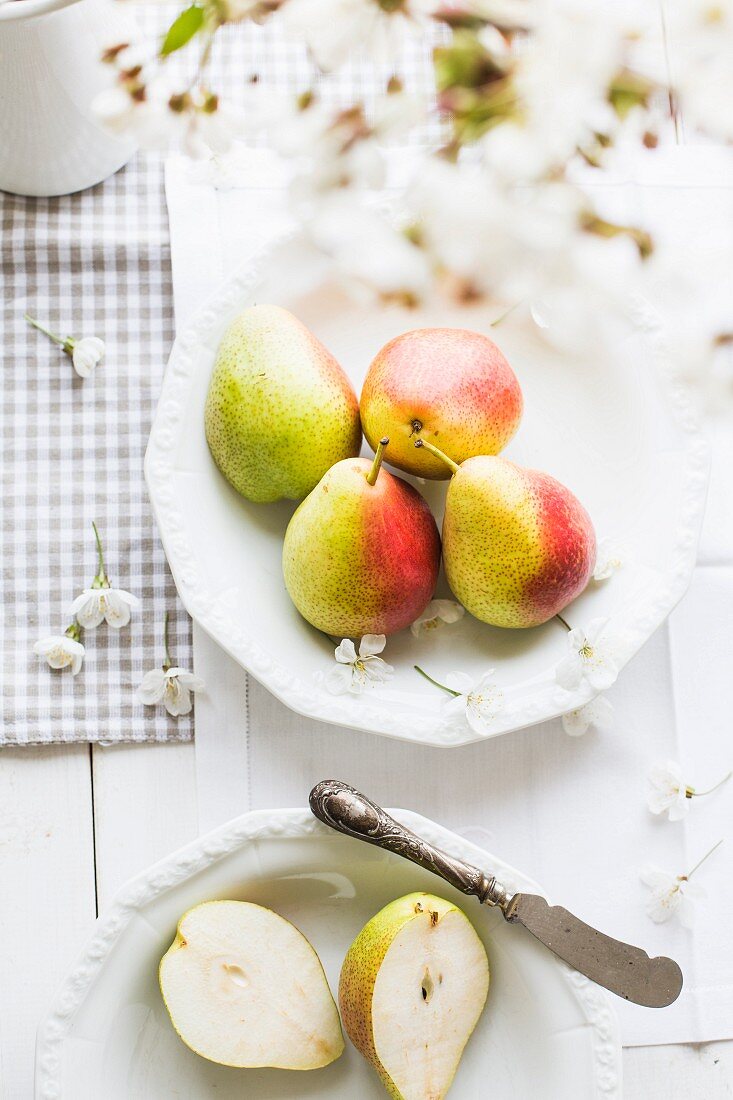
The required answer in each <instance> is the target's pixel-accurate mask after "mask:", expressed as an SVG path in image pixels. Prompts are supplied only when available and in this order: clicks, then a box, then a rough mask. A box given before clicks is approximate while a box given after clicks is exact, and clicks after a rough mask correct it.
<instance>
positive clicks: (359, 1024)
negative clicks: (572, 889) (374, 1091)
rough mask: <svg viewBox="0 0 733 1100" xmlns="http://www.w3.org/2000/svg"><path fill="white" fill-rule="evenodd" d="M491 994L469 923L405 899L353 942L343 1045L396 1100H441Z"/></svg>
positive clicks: (445, 905) (343, 1003)
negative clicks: (347, 1045) (345, 1043)
mask: <svg viewBox="0 0 733 1100" xmlns="http://www.w3.org/2000/svg"><path fill="white" fill-rule="evenodd" d="M488 989H489V964H488V959H487V957H486V951H485V949H484V946H483V944H482V942H481V940H480V939H479V937H478V935H477V934H476V932H475V930H474V928H473V925H472V924H471V922H470V921H469V920H468V918H467V917H466V915H465V914H464V913H463V912H462V911H461V910H460V909H459V908H458V907H457V906H455V905H453V904H451V903H450V902H447V901H444V900H442V899H441V898H437V897H434V896H433V895H432V894H408V895H407V896H406V897H404V898H399V899H398V900H397V901H394V902H392V903H391V904H390V905H387V906H386V907H385V908H384V909H382V910H381V912H379V913H377V915H376V916H375V917H373V918H372V920H371V921H369V923H368V924H366V925H365V927H364V928H363V929H362V931H361V932H360V933H359V935H358V936H357V938H356V939H355V940H354V942H353V944H352V945H351V947H350V948H349V951H348V953H347V956H346V959H345V961H344V965H343V968H342V971H341V980H340V984H339V1003H340V1007H341V1015H342V1019H343V1023H344V1027H345V1029H346V1032H347V1034H348V1035H349V1038H350V1039H351V1040H352V1042H353V1043H354V1045H355V1046H356V1047H357V1049H358V1050H360V1051H361V1053H362V1054H363V1055H364V1057H365V1058H366V1059H367V1060H368V1061H369V1062H371V1063H372V1065H373V1066H374V1068H375V1069H376V1070H377V1072H378V1073H379V1076H380V1077H381V1079H382V1082H383V1084H384V1086H385V1088H386V1089H387V1092H388V1093H389V1095H390V1096H392V1097H393V1098H394V1100H442V1097H444V1096H445V1095H446V1094H447V1092H448V1090H449V1088H450V1086H451V1083H452V1081H453V1078H454V1076H455V1073H456V1070H457V1068H458V1064H459V1062H460V1059H461V1055H462V1054H463V1050H464V1047H465V1045H466V1043H467V1042H468V1039H469V1038H470V1036H471V1033H472V1032H473V1030H474V1028H475V1026H476V1024H477V1022H478V1019H479V1017H480V1015H481V1013H482V1011H483V1008H484V1004H485V1003H486V996H487V993H488Z"/></svg>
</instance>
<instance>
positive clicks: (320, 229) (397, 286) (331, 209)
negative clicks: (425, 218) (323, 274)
mask: <svg viewBox="0 0 733 1100" xmlns="http://www.w3.org/2000/svg"><path fill="white" fill-rule="evenodd" d="M309 230H310V234H311V237H312V239H313V240H314V242H315V243H316V245H317V246H318V247H319V248H320V249H322V250H323V251H324V252H326V253H327V254H328V255H330V256H331V257H332V259H333V261H334V263H335V265H336V268H337V270H338V271H339V272H340V274H341V275H342V277H343V278H344V280H345V282H346V283H347V284H351V286H352V287H353V288H354V289H355V290H356V291H357V292H361V293H362V294H363V295H366V296H371V297H373V296H375V295H376V296H378V297H381V298H382V299H385V300H392V301H402V302H406V303H408V304H409V303H411V302H413V301H415V300H419V299H420V298H422V296H423V295H424V294H425V293H426V291H427V288H428V286H429V280H430V272H429V268H428V264H427V261H426V256H425V254H424V253H423V252H422V251H421V250H420V249H419V248H416V247H415V245H413V244H411V243H410V241H408V239H407V238H406V237H405V236H404V235H403V234H402V233H401V232H400V231H399V229H398V228H397V227H396V226H395V225H393V224H392V223H391V222H390V221H389V220H388V219H387V218H386V217H384V216H383V215H382V214H380V213H379V212H378V211H376V210H374V209H372V208H370V207H368V206H365V205H364V204H363V203H362V202H360V201H359V200H358V198H357V197H356V196H355V195H351V194H350V193H349V192H347V191H340V192H333V193H332V194H331V195H329V196H327V197H326V198H324V199H322V200H321V201H320V202H319V203H318V205H317V207H316V209H315V212H314V213H313V215H312V218H311V222H310V226H309Z"/></svg>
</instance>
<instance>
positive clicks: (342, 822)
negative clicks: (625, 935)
mask: <svg viewBox="0 0 733 1100" xmlns="http://www.w3.org/2000/svg"><path fill="white" fill-rule="evenodd" d="M309 802H310V807H311V810H312V811H313V813H314V814H315V816H316V817H317V818H318V819H319V821H322V822H323V823H324V824H325V825H328V826H330V828H332V829H335V830H336V831H337V832H339V833H343V834H344V835H345V836H350V837H353V838H354V839H356V840H363V841H366V842H367V843H368V844H376V845H377V846H378V847H380V848H384V849H385V850H386V851H388V852H393V853H394V854H395V855H398V856H402V857H403V858H405V859H409V860H411V861H412V862H413V863H417V864H418V866H420V867H424V868H425V870H427V871H431V872H432V873H433V874H435V875H438V876H439V877H440V878H442V879H444V880H445V881H446V882H448V883H450V885H451V886H453V887H455V889H456V890H460V891H461V892H462V893H464V894H469V895H472V896H475V897H477V898H478V900H479V901H480V902H481V904H482V905H488V906H496V907H498V908H499V909H501V912H502V913H503V915H504V919H505V920H506V921H507V922H508V923H509V924H521V925H523V926H524V928H526V930H527V931H528V932H529V933H530V934H531V935H532V936H534V937H535V939H537V940H539V941H540V943H542V944H544V945H545V947H547V948H549V950H550V951H552V952H553V953H554V954H555V955H557V956H558V958H560V959H562V960H563V961H564V962H566V963H568V964H569V965H570V966H572V967H573V968H574V969H575V970H578V971H580V973H581V974H585V976H586V977H587V978H590V980H591V981H593V982H596V983H597V984H598V985H602V986H603V987H604V988H605V989H608V990H610V992H611V993H615V994H616V995H617V996H618V997H623V999H624V1000H626V1001H633V1002H634V1004H638V1005H643V1006H644V1007H646V1008H666V1007H667V1005H670V1004H672V1003H673V1001H675V1000H676V999H677V997H678V996H679V995H680V991H681V990H682V971H681V970H680V968H679V966H678V965H677V963H676V962H675V961H674V960H673V959H669V958H666V957H665V956H664V955H659V956H656V957H654V958H650V957H649V955H648V954H647V953H646V952H645V951H642V949H641V948H640V947H633V946H632V945H631V944H628V943H623V942H622V941H621V940H615V939H612V938H611V937H610V936H606V935H604V933H603V932H599V931H597V929H595V928H592V927H591V926H590V925H589V924H585V923H584V922H583V921H581V920H579V919H578V918H577V917H576V916H574V915H573V914H572V913H570V912H568V910H567V909H563V907H562V906H560V905H550V904H549V903H548V902H547V901H546V899H545V898H543V897H540V896H539V895H538V894H524V893H518V894H513V895H511V896H510V895H509V893H508V892H507V890H506V888H505V887H504V886H503V885H502V884H501V883H500V882H499V881H498V879H497V878H496V876H495V875H488V874H486V873H485V872H484V871H482V870H481V869H480V868H479V867H474V866H473V865H472V864H470V863H466V862H465V861H464V860H461V859H456V858H454V857H453V856H451V855H449V854H448V853H447V852H444V851H442V850H441V849H440V848H436V847H435V846H434V845H432V844H428V843H427V841H425V840H423V839H422V838H421V837H419V836H418V835H417V834H416V833H413V832H412V831H411V830H410V829H407V828H405V826H404V825H400V824H399V822H398V821H395V820H394V818H392V817H390V815H389V814H388V813H387V812H386V810H383V809H382V807H381V806H378V805H377V804H376V802H372V800H371V799H369V798H367V797H366V795H363V794H361V792H360V791H357V790H356V789H355V788H354V787H351V786H349V784H348V783H343V782H342V781H341V780H339V779H324V780H322V781H321V782H320V783H317V784H316V786H315V787H314V788H313V790H312V791H311V793H310V798H309Z"/></svg>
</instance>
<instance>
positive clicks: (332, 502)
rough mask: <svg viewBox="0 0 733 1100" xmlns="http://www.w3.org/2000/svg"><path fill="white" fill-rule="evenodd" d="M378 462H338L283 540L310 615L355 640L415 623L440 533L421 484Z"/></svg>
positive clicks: (436, 559)
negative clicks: (419, 489)
mask: <svg viewBox="0 0 733 1100" xmlns="http://www.w3.org/2000/svg"><path fill="white" fill-rule="evenodd" d="M385 446H386V440H382V441H381V442H380V444H379V446H378V448H377V454H376V456H375V458H374V460H373V461H369V460H368V459H366V458H347V459H344V460H343V461H342V462H337V463H336V465H335V466H332V467H331V469H330V470H329V471H328V473H327V474H324V476H323V478H322V479H321V481H320V482H319V483H318V485H317V486H316V487H315V489H314V490H313V492H312V493H311V494H310V495H309V496H308V497H306V499H305V500H304V501H303V503H302V504H301V505H300V506H299V507H298V508H297V509H296V511H295V513H294V515H293V517H292V519H291V520H290V523H289V524H288V528H287V531H286V532H285V543H284V546H283V575H284V578H285V586H286V588H287V590H288V592H289V594H290V597H291V599H292V601H293V603H294V604H295V606H296V607H297V609H298V611H299V612H300V613H301V615H302V616H303V618H304V619H307V620H308V622H309V623H311V624H312V625H313V626H315V627H317V628H318V630H322V631H323V632H324V633H326V634H332V635H337V636H338V637H340V638H355V637H360V636H362V635H364V634H392V633H394V632H395V631H397V630H401V629H402V628H403V627H405V626H409V625H410V623H412V622H414V621H415V619H416V618H417V617H418V615H420V614H421V612H423V611H424V610H425V608H426V607H427V605H428V603H429V602H430V598H431V596H432V595H433V592H434V591H435V585H436V582H437V579H438V569H439V567H440V536H439V534H438V528H437V526H436V523H435V520H434V519H433V516H432V513H431V511H430V509H429V508H428V505H427V504H426V502H425V500H424V499H423V498H422V497H421V496H420V494H419V493H418V492H417V490H416V489H413V488H412V486H411V485H408V484H407V482H405V481H403V480H402V479H401V478H399V477H395V476H394V475H393V474H390V473H389V472H388V471H387V470H382V469H380V467H381V463H382V455H383V453H384V448H385Z"/></svg>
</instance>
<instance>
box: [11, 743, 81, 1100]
mask: <svg viewBox="0 0 733 1100" xmlns="http://www.w3.org/2000/svg"><path fill="white" fill-rule="evenodd" d="M95 909H96V903H95V884H94V837H93V829H92V798H91V770H90V749H89V746H88V745H69V746H53V747H49V748H26V749H9V748H4V749H3V750H2V753H1V755H0V929H2V947H1V948H0V1097H2V1098H3V1100H29V1098H30V1097H31V1096H32V1094H33V1093H32V1090H33V1060H34V1047H35V1040H36V1028H37V1025H38V1022H39V1020H40V1019H41V1018H42V1016H43V1015H44V1014H45V1013H46V1011H47V1009H48V1007H49V1004H50V1002H51V999H52V997H53V995H54V992H55V989H56V987H57V986H58V985H59V984H60V982H61V980H62V979H63V977H64V975H65V973H66V971H67V970H68V969H69V968H70V967H71V965H72V964H73V962H74V960H75V958H76V956H77V954H78V953H79V952H80V950H81V948H82V946H83V944H84V942H85V940H86V939H87V938H88V936H89V935H90V933H91V931H92V927H93V924H94V918H95V915H96V912H95Z"/></svg>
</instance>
